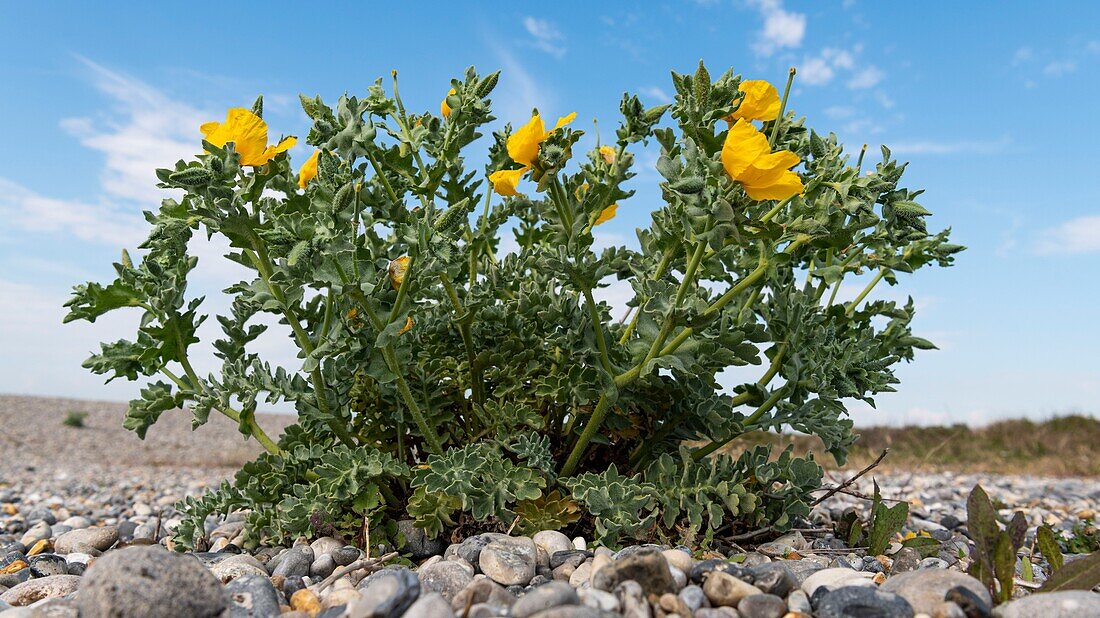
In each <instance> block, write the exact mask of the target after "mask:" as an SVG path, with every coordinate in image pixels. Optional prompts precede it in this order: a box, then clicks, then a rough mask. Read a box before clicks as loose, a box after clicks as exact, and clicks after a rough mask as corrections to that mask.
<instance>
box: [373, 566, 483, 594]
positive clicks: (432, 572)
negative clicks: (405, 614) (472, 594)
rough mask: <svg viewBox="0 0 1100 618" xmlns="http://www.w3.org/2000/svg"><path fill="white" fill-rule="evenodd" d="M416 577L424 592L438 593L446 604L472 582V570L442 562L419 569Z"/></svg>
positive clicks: (467, 567)
mask: <svg viewBox="0 0 1100 618" xmlns="http://www.w3.org/2000/svg"><path fill="white" fill-rule="evenodd" d="M416 575H417V576H418V577H419V579H420V586H421V587H422V588H423V589H424V590H428V591H431V592H438V593H439V594H441V595H443V598H444V599H447V602H448V603H450V602H451V600H452V599H454V597H455V595H456V594H458V593H459V591H460V590H462V589H463V588H465V587H466V586H468V585H469V584H470V582H472V581H473V580H474V574H473V569H471V568H469V565H466V564H463V563H461V562H458V561H456V560H443V561H440V562H436V563H435V564H431V565H428V566H426V567H421V568H420V569H419V570H418V571H417V573H416ZM360 587H361V586H360Z"/></svg>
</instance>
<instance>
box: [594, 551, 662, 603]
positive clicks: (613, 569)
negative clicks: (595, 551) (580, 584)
mask: <svg viewBox="0 0 1100 618" xmlns="http://www.w3.org/2000/svg"><path fill="white" fill-rule="evenodd" d="M624 551H625V550H624ZM619 553H620V554H622V552H619ZM628 579H632V580H634V581H636V582H638V583H639V584H640V585H641V586H642V589H643V590H645V592H646V593H647V594H656V595H661V594H665V593H666V592H671V593H673V594H675V593H676V591H677V587H676V581H675V580H674V579H673V578H672V572H671V571H669V568H668V560H666V559H665V557H664V555H663V554H662V553H661V549H660V548H659V547H643V548H641V549H638V550H637V551H634V552H632V553H629V554H627V555H626V556H625V557H623V558H619V559H617V560H615V561H614V562H613V563H611V564H609V565H607V566H605V567H603V568H601V569H599V570H598V571H597V570H595V569H593V573H592V587H593V588H595V589H597V590H604V591H607V592H610V591H612V590H614V589H615V587H616V586H618V585H619V584H620V583H622V582H625V581H626V580H628Z"/></svg>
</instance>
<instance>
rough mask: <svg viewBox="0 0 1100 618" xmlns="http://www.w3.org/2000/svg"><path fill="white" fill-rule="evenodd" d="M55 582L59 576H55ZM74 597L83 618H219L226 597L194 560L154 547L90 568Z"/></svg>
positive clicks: (126, 552)
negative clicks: (122, 617)
mask: <svg viewBox="0 0 1100 618" xmlns="http://www.w3.org/2000/svg"><path fill="white" fill-rule="evenodd" d="M59 577H60V576H59ZM82 580H83V581H81V583H80V592H79V594H78V595H77V599H78V603H79V606H80V615H81V617H82V618H98V617H99V616H104V617H107V616H111V617H114V616H144V617H146V618H161V617H163V618H171V617H172V616H194V617H196V618H201V617H207V616H210V617H213V616H220V615H221V614H222V612H224V611H225V610H226V608H228V607H229V594H228V593H227V592H226V591H225V588H223V587H222V584H221V582H219V581H218V579H217V578H216V577H214V576H213V575H212V574H211V573H210V572H209V571H207V570H206V569H205V568H203V566H202V565H201V564H199V562H198V561H197V560H195V559H194V558H190V557H187V556H183V555H180V554H176V553H173V552H170V551H167V550H165V549H163V548H160V547H156V546H146V547H128V548H126V549H120V550H118V551H113V552H110V553H108V554H106V555H104V556H103V557H101V558H99V559H98V560H96V561H95V562H94V563H92V566H90V567H89V568H88V571H87V573H86V574H85V575H84V577H83V578H82Z"/></svg>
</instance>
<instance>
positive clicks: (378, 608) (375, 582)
mask: <svg viewBox="0 0 1100 618" xmlns="http://www.w3.org/2000/svg"><path fill="white" fill-rule="evenodd" d="M456 566H457V565H456ZM459 568H461V567H459ZM422 581H423V580H422V579H421V578H418V577H417V573H413V572H412V571H410V570H409V569H406V568H404V567H396V568H387V569H382V570H381V571H377V572H375V573H372V574H371V575H370V576H369V577H367V578H366V579H364V580H363V581H361V582H359V586H358V590H359V598H358V599H355V600H353V601H352V602H351V603H349V604H348V615H349V616H353V617H355V618H388V617H390V616H400V615H401V613H402V612H404V611H405V610H406V609H408V607H409V606H410V605H412V604H413V603H414V602H415V601H416V599H417V597H419V596H420V592H421V584H422Z"/></svg>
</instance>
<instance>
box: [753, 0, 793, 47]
mask: <svg viewBox="0 0 1100 618" xmlns="http://www.w3.org/2000/svg"><path fill="white" fill-rule="evenodd" d="M750 4H751V5H752V6H754V7H755V8H756V9H757V10H758V11H759V12H760V15H761V17H763V18H764V28H763V30H761V31H760V33H759V34H758V35H757V39H756V42H755V43H754V44H753V49H754V50H755V51H756V53H757V54H759V55H761V56H770V55H772V54H773V53H775V52H776V51H777V50H779V49H782V48H784V47H790V48H796V47H799V46H800V45H802V38H803V37H805V36H806V14H805V13H795V12H793V11H787V10H785V9H784V8H783V2H782V0H750Z"/></svg>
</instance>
